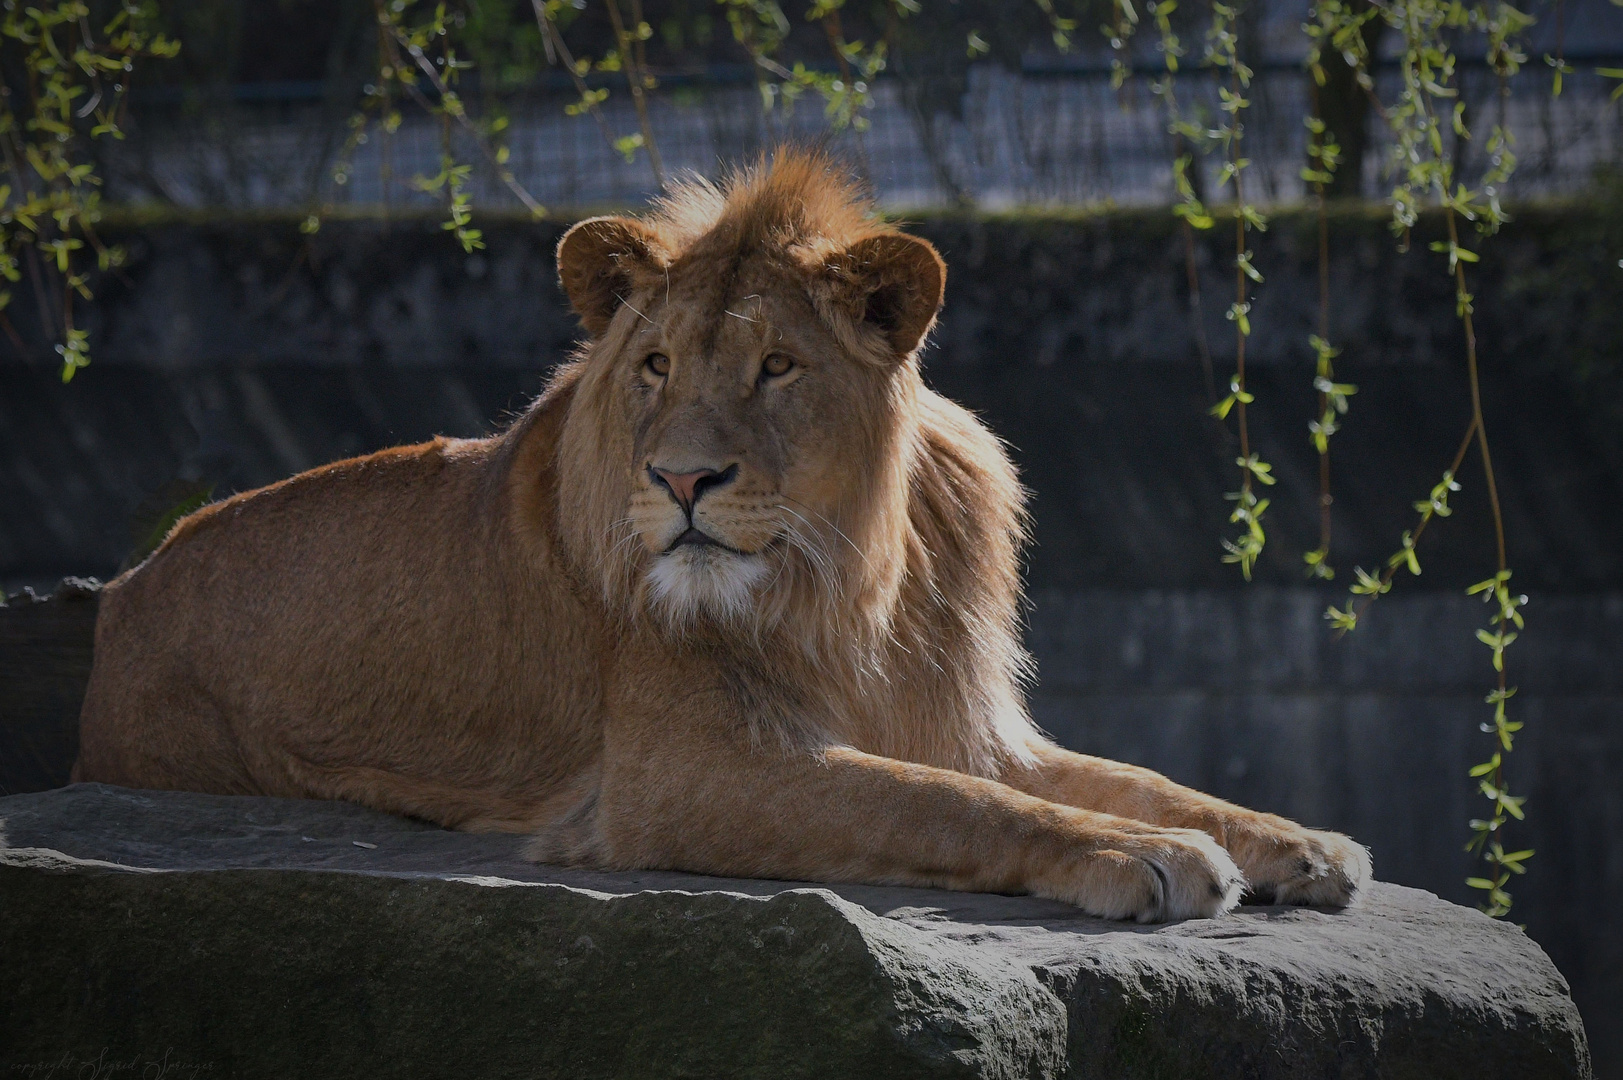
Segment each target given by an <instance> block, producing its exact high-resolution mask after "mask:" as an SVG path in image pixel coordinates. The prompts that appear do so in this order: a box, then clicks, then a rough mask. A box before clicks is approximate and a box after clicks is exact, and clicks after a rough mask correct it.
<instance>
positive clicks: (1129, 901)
mask: <svg viewBox="0 0 1623 1080" xmlns="http://www.w3.org/2000/svg"><path fill="white" fill-rule="evenodd" d="M1244 883H1245V882H1244V878H1243V877H1242V876H1241V874H1240V870H1239V867H1237V866H1235V865H1234V860H1233V859H1232V858H1230V857H1229V853H1228V852H1226V851H1224V850H1223V848H1222V847H1221V846H1219V845H1218V843H1217V841H1215V840H1213V839H1212V838H1211V837H1210V836H1207V835H1206V834H1205V833H1203V832H1198V831H1196V830H1194V829H1158V828H1153V827H1152V828H1146V829H1144V830H1142V831H1134V832H1130V833H1129V832H1124V833H1122V834H1121V835H1119V836H1116V837H1112V838H1109V839H1108V840H1105V841H1104V842H1103V846H1102V847H1101V848H1100V849H1095V850H1090V851H1086V852H1079V853H1077V854H1075V855H1072V856H1070V857H1068V858H1065V859H1062V860H1060V862H1059V863H1058V864H1057V865H1054V866H1051V867H1049V869H1048V873H1045V874H1044V875H1043V880H1042V881H1040V882H1038V883H1037V884H1036V885H1035V887H1034V888H1033V889H1032V891H1033V892H1035V893H1036V894H1037V895H1039V896H1046V897H1049V898H1051V899H1054V900H1063V901H1065V902H1066V903H1069V904H1074V905H1076V906H1077V907H1079V908H1081V909H1082V910H1083V911H1086V912H1087V913H1088V914H1090V915H1097V916H1100V917H1101V918H1106V919H1134V920H1136V921H1138V922H1142V923H1148V922H1168V921H1172V920H1176V919H1203V918H1210V917H1212V916H1214V915H1221V914H1223V913H1224V912H1226V911H1228V910H1230V909H1231V908H1233V907H1234V906H1235V905H1236V904H1238V903H1239V901H1240V889H1241V888H1242V886H1243V885H1244Z"/></svg>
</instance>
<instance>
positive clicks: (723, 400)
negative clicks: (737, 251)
mask: <svg viewBox="0 0 1623 1080" xmlns="http://www.w3.org/2000/svg"><path fill="white" fill-rule="evenodd" d="M794 285H795V283H794V282H792V280H790V278H789V275H788V274H785V273H783V272H774V271H773V270H771V269H770V268H768V267H765V266H757V267H754V268H749V269H747V270H746V271H745V272H744V273H741V274H740V275H739V281H738V282H737V283H736V284H735V286H734V287H733V288H732V289H731V290H728V294H727V295H726V296H725V297H724V298H723V303H722V306H721V309H720V310H719V311H715V310H708V309H710V308H711V307H712V304H713V302H714V300H713V297H712V296H711V295H709V294H710V293H712V292H713V290H712V289H710V288H709V287H708V286H709V283H707V282H700V283H697V287H693V285H691V284H690V283H688V282H682V281H676V282H673V290H672V293H671V297H670V300H669V301H666V300H664V299H663V296H661V295H657V294H656V296H654V297H650V298H649V299H651V300H653V302H652V303H650V304H649V305H648V307H647V308H646V309H644V310H642V312H641V313H640V314H638V313H630V315H629V318H630V320H631V321H632V322H633V323H634V324H635V325H634V327H632V328H630V332H629V333H628V334H627V335H626V336H625V339H624V344H623V346H622V347H621V348H620V349H619V350H618V355H616V356H615V357H614V358H613V364H614V366H615V369H616V373H615V382H616V385H617V386H618V388H619V389H620V392H621V407H622V409H623V416H624V421H625V424H626V427H627V429H628V430H629V431H630V432H632V439H631V444H630V451H631V454H630V459H629V460H628V461H627V462H626V465H627V467H628V471H629V476H628V479H629V481H630V491H631V494H630V498H629V500H628V505H627V508H626V517H625V522H626V526H625V528H626V534H625V535H627V536H634V537H635V538H636V539H635V542H636V543H637V544H639V545H640V546H641V548H642V550H643V551H644V552H645V553H646V556H647V561H646V564H645V570H644V573H645V575H646V583H647V586H648V594H649V598H650V600H651V601H652V602H653V603H654V604H655V605H656V606H657V607H659V608H661V609H662V610H663V611H664V612H665V613H666V614H667V615H669V616H673V617H676V618H677V619H679V620H685V619H686V618H687V617H689V616H691V615H693V614H696V613H699V612H705V613H708V614H710V615H713V616H721V617H728V618H734V617H737V616H740V615H742V614H745V613H746V612H748V611H749V610H750V609H751V608H752V607H753V606H754V604H755V602H756V601H757V600H758V599H759V596H760V594H761V593H762V592H763V591H764V590H765V589H766V588H767V587H769V586H770V585H772V584H773V583H774V582H773V579H774V578H775V577H776V578H779V579H780V580H781V577H782V575H783V573H784V572H786V571H787V570H792V569H798V568H803V569H805V570H809V571H811V572H812V573H814V574H815V573H821V574H823V575H825V576H826V577H827V578H828V579H829V580H825V581H824V582H823V585H824V586H825V587H828V588H833V587H836V585H837V582H836V581H834V580H832V578H833V577H835V576H836V575H837V574H838V572H839V569H840V568H841V567H842V566H843V564H844V562H845V560H846V557H847V556H848V555H850V554H851V552H850V550H849V549H847V550H845V551H841V550H839V549H837V548H835V544H840V545H844V544H845V543H847V542H848V541H847V539H846V538H848V537H849V536H850V533H851V531H853V528H854V519H855V518H856V517H857V516H858V504H859V503H860V502H861V501H862V495H863V493H864V492H865V490H866V489H867V488H868V487H869V486H870V484H871V481H872V476H871V474H872V472H873V465H874V463H875V461H876V460H878V459H879V458H881V457H882V456H883V455H880V454H878V453H876V452H875V451H877V449H878V448H877V447H870V446H869V445H868V444H871V443H872V442H873V441H874V439H873V437H872V433H873V432H875V431H882V430H884V429H886V428H887V427H888V425H887V424H886V420H887V419H888V417H886V416H885V413H886V412H887V411H889V409H888V407H889V405H890V402H891V398H892V389H893V388H892V386H891V385H890V384H891V383H892V382H893V380H895V378H896V377H897V371H898V368H897V367H896V366H895V365H885V366H878V365H874V364H870V363H865V362H863V361H862V360H859V359H856V358H854V357H851V356H849V355H846V354H845V353H844V351H843V350H842V349H841V348H840V346H839V343H838V341H837V340H836V338H835V336H834V334H833V332H832V331H831V330H830V329H829V327H827V326H826V325H825V324H824V323H823V322H822V321H821V320H820V319H819V318H818V315H817V312H816V310H815V309H814V307H813V304H812V302H811V300H810V298H809V297H808V296H807V295H806V293H805V290H804V289H803V288H795V287H794Z"/></svg>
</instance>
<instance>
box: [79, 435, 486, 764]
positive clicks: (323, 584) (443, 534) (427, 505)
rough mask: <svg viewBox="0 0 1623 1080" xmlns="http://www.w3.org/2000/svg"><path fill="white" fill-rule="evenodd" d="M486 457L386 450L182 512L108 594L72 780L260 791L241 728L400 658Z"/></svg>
mask: <svg viewBox="0 0 1623 1080" xmlns="http://www.w3.org/2000/svg"><path fill="white" fill-rule="evenodd" d="M487 457H488V452H486V451H485V450H484V448H482V447H481V446H480V444H478V443H460V444H458V443H452V442H449V441H448V440H435V441H434V442H430V443H424V444H420V445H417V446H410V447H399V448H396V449H393V450H388V451H383V452H381V453H379V454H374V455H370V456H367V457H363V458H355V459H350V460H348V461H341V462H336V463H334V464H331V465H327V466H323V467H321V468H319V469H314V470H311V471H309V472H306V473H301V474H299V475H298V476H295V477H292V478H290V479H288V480H285V481H282V482H280V483H277V484H273V485H270V486H269V487H265V488H260V489H257V490H255V491H250V492H244V493H242V494H240V495H236V496H233V497H232V498H230V499H226V500H224V501H222V502H220V503H216V504H213V505H211V506H208V507H205V508H203V509H201V510H199V511H197V512H196V513H194V514H191V515H189V516H187V517H186V518H184V519H182V520H181V521H180V522H179V523H177V525H176V526H175V527H174V528H173V529H172V530H171V531H170V534H169V536H168V537H166V538H165V540H164V542H163V544H162V545H160V547H159V548H158V550H157V551H156V552H154V553H153V554H152V556H151V557H150V558H148V559H147V560H146V561H145V562H143V563H142V564H141V565H139V566H137V567H136V568H134V569H133V570H130V571H129V572H127V573H125V574H123V575H122V576H120V577H119V578H118V579H116V580H115V581H113V582H112V583H110V584H109V585H108V587H107V588H106V590H105V591H104V594H103V598H102V605H101V611H100V613H99V615H98V618H97V625H96V647H95V663H94V667H93V669H92V673H91V680H90V685H89V688H88V691H87V694H86V698H85V704H84V708H83V712H82V716H81V738H80V743H81V750H80V758H79V764H78V767H77V768H76V777H77V778H78V779H84V780H104V781H107V782H113V783H123V784H131V785H134V786H147V787H171V786H172V787H184V788H190V789H200V788H201V789H206V790H220V791H238V790H257V789H259V788H260V787H261V786H262V785H261V784H259V783H257V782H256V781H255V780H254V779H253V778H252V774H253V773H254V772H255V771H256V770H255V769H254V768H253V763H252V762H251V761H244V754H243V746H242V741H243V735H244V732H243V731H242V730H241V727H242V725H243V723H244V722H252V721H253V720H254V719H255V718H256V717H255V715H254V714H255V713H256V712H261V711H263V710H264V709H265V708H266V707H267V706H268V707H269V708H270V709H271V710H272V711H275V712H280V713H289V712H292V713H297V712H299V711H301V710H303V711H309V712H316V711H321V712H327V713H329V714H330V713H331V712H332V711H333V710H332V708H331V706H332V705H333V704H334V702H333V700H332V699H333V697H334V695H335V693H341V689H340V688H341V687H342V686H343V685H344V684H345V683H346V682H348V683H351V684H353V683H354V680H355V679H356V678H357V677H360V676H364V675H365V674H367V673H368V672H369V669H375V668H376V666H377V663H378V662H379V661H380V660H382V661H383V662H384V663H388V664H390V665H391V666H394V665H397V664H398V663H399V662H400V658H399V657H398V656H396V657H393V658H390V657H388V648H387V646H388V645H389V644H390V643H391V642H393V643H395V644H396V645H398V644H399V643H401V642H402V641H404V640H406V639H407V638H409V637H411V636H412V635H411V634H410V632H409V631H408V632H407V633H406V634H404V635H403V634H402V633H401V626H400V624H401V622H402V621H405V622H411V621H413V617H414V612H417V611H420V609H421V608H422V607H423V606H425V603H426V602H427V601H428V600H429V597H430V595H431V594H432V593H433V592H434V591H435V585H434V583H435V582H436V581H445V580H446V579H447V578H448V577H449V576H450V575H452V574H454V573H455V570H454V568H453V567H452V565H451V563H452V562H453V561H454V558H455V555H456V553H457V552H456V549H457V548H458V547H459V545H457V544H456V543H455V538H456V537H457V535H458V533H463V534H465V533H466V532H467V531H468V530H469V529H470V528H471V527H476V526H474V525H472V521H473V513H472V511H473V507H472V506H471V505H470V504H471V502H472V501H474V500H477V499H478V498H479V495H480V489H481V479H482V477H481V468H482V466H483V465H484V463H485V462H484V459H485V458H487ZM469 539H471V538H469ZM470 546H477V545H470ZM464 550H466V549H464ZM427 606H429V607H432V606H433V605H432V603H427ZM417 636H419V637H420V636H421V635H417ZM379 645H382V646H385V648H383V649H382V650H381V652H380V649H379V648H378V646H379ZM370 673H371V674H372V675H373V676H374V677H375V676H376V674H377V672H376V671H375V670H371V672H370ZM317 697H319V698H321V699H324V700H321V701H317V700H314V699H315V698H317Z"/></svg>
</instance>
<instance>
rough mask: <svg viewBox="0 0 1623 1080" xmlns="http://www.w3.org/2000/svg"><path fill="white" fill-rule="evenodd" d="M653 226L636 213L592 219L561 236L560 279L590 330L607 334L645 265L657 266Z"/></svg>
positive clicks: (582, 323) (570, 302) (571, 304)
mask: <svg viewBox="0 0 1623 1080" xmlns="http://www.w3.org/2000/svg"><path fill="white" fill-rule="evenodd" d="M652 236H653V234H652V231H651V230H650V229H649V228H648V226H646V225H644V224H643V223H642V222H640V221H638V220H636V219H635V218H623V217H597V218H588V219H587V220H585V221H582V222H580V223H579V224H577V225H575V226H573V227H572V228H571V229H570V230H569V231H568V232H566V233H564V238H563V239H562V240H560V241H558V281H559V284H561V285H562V286H563V288H564V293H565V294H566V295H567V296H568V297H569V306H570V307H572V308H574V309H575V314H577V315H579V316H580V321H581V325H582V326H584V327H586V332H587V333H588V334H590V335H592V336H593V337H594V338H595V337H602V336H603V332H604V331H605V330H607V329H608V328H609V321H610V320H611V319H613V318H614V313H615V311H617V310H618V309H619V307H620V305H621V304H623V303H624V302H625V297H626V294H627V293H628V292H630V290H631V284H632V280H633V277H632V275H633V274H634V273H635V272H636V270H637V269H638V268H639V267H646V268H648V269H652V268H653V264H654V256H653V253H652V250H651V240H652Z"/></svg>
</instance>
